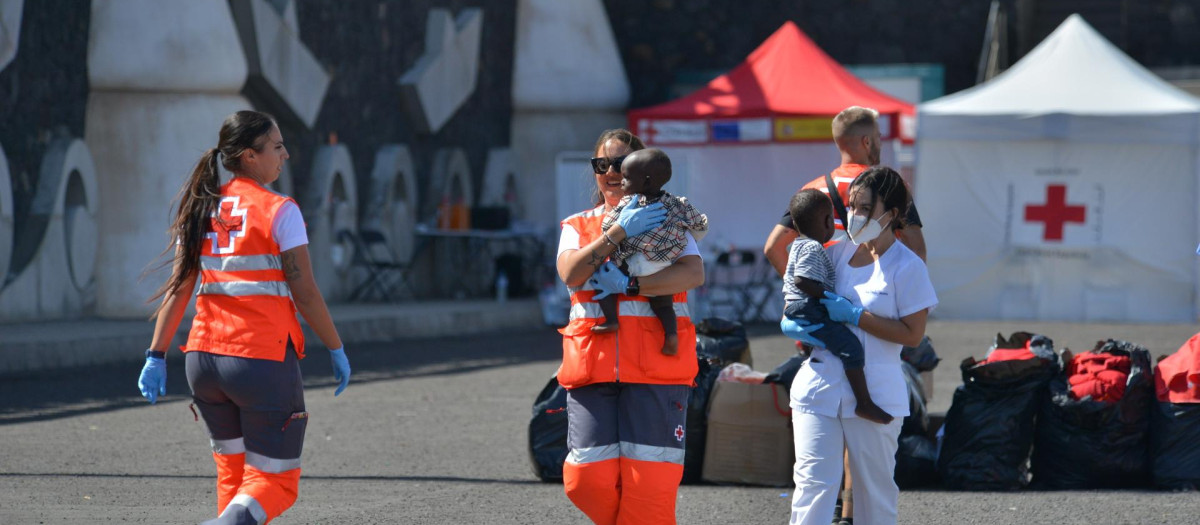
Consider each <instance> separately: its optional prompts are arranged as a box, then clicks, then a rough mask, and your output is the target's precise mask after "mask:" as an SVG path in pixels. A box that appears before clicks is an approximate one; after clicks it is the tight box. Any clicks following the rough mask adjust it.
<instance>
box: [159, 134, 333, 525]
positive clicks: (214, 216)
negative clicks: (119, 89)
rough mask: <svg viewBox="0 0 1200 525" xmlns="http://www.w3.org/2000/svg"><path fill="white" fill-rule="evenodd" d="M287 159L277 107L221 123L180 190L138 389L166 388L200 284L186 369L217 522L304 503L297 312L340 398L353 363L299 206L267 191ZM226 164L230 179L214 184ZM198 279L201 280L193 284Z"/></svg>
mask: <svg viewBox="0 0 1200 525" xmlns="http://www.w3.org/2000/svg"><path fill="white" fill-rule="evenodd" d="M287 158H288V154H287V149H286V148H284V146H283V137H282V135H280V133H279V128H278V126H276V125H275V121H274V119H273V118H271V117H270V116H269V115H266V114H263V113H259V112H255V111H239V112H237V113H235V114H233V115H231V116H230V117H229V118H227V119H226V120H225V122H224V123H223V124H222V126H221V133H220V141H219V143H218V145H217V147H216V148H213V149H210V150H208V152H206V153H205V156H204V157H203V158H202V159H201V160H200V162H199V163H198V164H197V166H196V168H195V169H194V170H193V172H192V175H191V177H190V178H189V179H188V181H187V182H186V183H185V185H184V187H183V189H182V190H181V192H180V202H179V210H178V212H177V215H176V218H175V221H174V223H173V224H172V227H171V233H172V234H173V237H174V238H175V239H176V244H175V246H174V252H175V257H174V258H173V263H174V264H173V269H172V275H171V278H170V279H169V280H168V281H167V283H166V284H164V285H163V287H162V288H161V289H160V290H159V295H160V296H162V297H163V302H162V304H161V306H159V309H158V312H157V323H156V324H155V328H154V339H153V341H152V343H151V346H150V349H148V350H146V363H145V366H144V367H143V369H142V373H141V375H140V376H139V378H138V387H139V389H140V390H141V392H142V395H143V396H145V397H146V398H147V399H148V400H149V401H150V402H151V403H154V402H155V401H156V400H157V397H158V395H161V394H166V361H165V358H166V351H167V349H168V348H167V347H168V345H169V344H170V343H171V339H172V337H173V336H174V334H175V332H176V329H177V328H178V326H179V323H180V321H181V320H182V318H183V314H184V310H185V309H186V307H187V304H188V302H189V301H190V300H191V296H192V290H193V289H196V290H197V291H196V294H197V296H196V316H195V318H194V319H193V321H192V328H191V331H190V332H189V333H188V341H187V346H186V347H184V348H183V351H184V352H185V353H186V358H185V359H186V370H187V379H188V386H190V387H191V390H192V400H193V401H194V403H195V405H196V407H197V408H198V409H199V411H200V415H201V416H202V417H203V418H204V422H205V424H206V425H207V426H208V432H209V436H210V437H211V441H212V450H213V460H214V461H215V462H216V464H217V514H218V517H217V518H216V519H215V520H211V521H208V522H205V523H214V524H237V525H244V524H262V523H267V522H268V521H270V520H272V519H274V518H276V517H278V516H279V515H280V514H282V513H283V511H285V510H287V509H288V508H289V507H291V506H292V504H293V503H294V502H295V501H296V496H297V492H298V489H299V482H300V452H301V448H302V447H303V445H304V431H305V428H306V427H307V423H308V412H306V411H305V409H304V382H303V380H302V378H301V377H300V365H299V360H300V359H302V358H303V357H304V333H303V332H302V331H301V329H300V323H299V321H297V319H296V311H297V309H299V311H300V313H301V314H302V315H304V318H305V319H306V320H307V321H308V323H309V325H310V326H311V327H312V328H313V330H314V331H315V332H316V333H317V336H318V337H320V339H321V341H322V342H323V343H324V344H325V346H327V347H328V348H330V359H331V360H332V363H333V369H334V377H335V378H336V379H338V380H339V381H340V385H339V387H338V389H337V390H336V391H335V392H334V395H337V394H340V393H341V392H342V390H344V389H345V388H346V385H347V384H348V383H349V381H350V363H349V362H348V361H347V359H346V354H345V351H344V349H343V348H342V341H341V338H340V337H339V336H338V333H337V328H335V327H334V325H333V321H332V319H331V318H330V316H329V309H328V307H327V306H326V305H325V300H324V298H322V296H321V292H320V290H318V289H317V287H316V282H315V280H314V279H313V275H312V267H311V266H310V263H309V256H308V248H307V244H308V237H307V233H306V231H305V227H304V220H303V219H302V217H301V215H300V208H299V207H297V206H296V202H295V201H294V200H292V199H291V198H290V197H288V196H286V195H281V194H278V193H276V192H274V191H273V190H271V189H270V188H268V187H267V185H268V184H270V183H272V182H274V181H275V180H276V179H278V177H279V173H280V171H281V170H282V168H283V163H284V161H286V160H287ZM218 163H220V164H222V165H224V167H225V168H226V169H228V170H229V171H231V172H233V174H234V178H233V180H231V181H230V182H229V183H227V184H225V185H224V186H218V184H219V173H218V170H217V165H218ZM197 278H199V280H200V286H199V288H198V289H197V288H196V287H195V284H196V279H197Z"/></svg>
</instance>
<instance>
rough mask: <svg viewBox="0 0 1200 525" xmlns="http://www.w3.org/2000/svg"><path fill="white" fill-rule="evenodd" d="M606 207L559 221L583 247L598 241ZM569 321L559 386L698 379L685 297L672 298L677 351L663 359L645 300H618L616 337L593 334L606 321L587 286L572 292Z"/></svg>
mask: <svg viewBox="0 0 1200 525" xmlns="http://www.w3.org/2000/svg"><path fill="white" fill-rule="evenodd" d="M602 220H604V206H603V205H601V206H598V207H597V208H595V209H592V210H588V211H584V212H581V213H577V214H575V215H572V216H570V217H567V218H566V219H564V220H563V221H562V224H563V225H564V226H571V227H572V228H574V229H575V231H577V232H579V245H580V246H587V245H588V243H590V242H592V241H593V240H595V239H596V238H598V237H600V235H601V231H600V222H601V221H602ZM570 291H571V315H570V322H569V323H568V324H567V326H566V327H565V328H562V329H561V330H559V332H561V333H562V334H563V362H562V366H560V367H559V369H558V382H559V383H560V384H562V385H563V387H565V388H575V387H580V386H584V385H589V384H592V383H606V382H612V381H621V382H626V383H650V384H660V385H690V384H692V381H693V380H694V379H695V377H696V372H697V370H698V366H697V364H696V327H695V326H694V325H693V324H692V319H691V317H690V316H689V312H688V304H687V292H680V293H677V294H675V295H674V296H673V298H674V302H675V317H676V319H677V322H676V325H677V326H678V329H679V352H678V353H676V354H675V355H663V353H662V344H663V327H662V323H660V322H659V320H658V318H657V317H655V316H654V312H653V311H651V310H650V302H649V301H648V300H647V299H646V298H645V297H643V296H636V297H629V296H626V295H624V294H620V295H618V296H617V311H618V316H617V319H618V324H619V325H620V327H619V329H618V330H617V332H616V333H606V334H594V333H592V330H591V329H592V327H593V326H596V325H597V324H601V323H603V322H604V313H603V312H601V311H600V303H598V302H596V300H595V299H593V298H592V297H593V296H594V295H595V294H596V292H595V290H594V289H593V288H592V286H591V285H590V284H588V283H587V282H584V284H583V285H582V286H578V287H572V288H570Z"/></svg>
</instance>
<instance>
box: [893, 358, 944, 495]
mask: <svg viewBox="0 0 1200 525" xmlns="http://www.w3.org/2000/svg"><path fill="white" fill-rule="evenodd" d="M934 364H935V365H936V362H935V363H934ZM900 367H901V369H902V370H903V371H904V383H905V384H906V385H907V387H908V415H907V416H904V422H903V423H902V424H901V426H900V446H899V448H897V449H896V472H895V479H896V484H897V485H899V486H900V488H902V489H910V488H917V487H923V486H927V485H932V484H934V483H936V482H937V445H936V444H934V442H933V441H932V440H930V439H929V410H928V408H927V407H926V403H927V400H926V399H925V389H924V381H922V380H921V373H920V372H918V371H917V369H916V368H915V367H913V365H911V364H909V363H907V362H902V363H900Z"/></svg>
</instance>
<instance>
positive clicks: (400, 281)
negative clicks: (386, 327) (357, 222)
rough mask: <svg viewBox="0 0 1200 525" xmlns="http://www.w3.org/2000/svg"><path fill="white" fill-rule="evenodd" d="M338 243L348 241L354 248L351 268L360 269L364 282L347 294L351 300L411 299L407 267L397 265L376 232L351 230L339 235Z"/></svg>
mask: <svg viewBox="0 0 1200 525" xmlns="http://www.w3.org/2000/svg"><path fill="white" fill-rule="evenodd" d="M338 240H339V241H341V242H346V241H349V242H350V243H351V244H352V245H353V246H354V259H353V262H352V265H353V266H355V267H359V268H362V269H363V270H364V271H365V275H366V278H365V279H364V280H363V282H362V283H359V285H358V286H356V287H355V288H354V291H352V292H350V300H352V301H358V300H370V299H371V298H372V297H378V299H379V300H381V301H398V300H400V299H401V298H402V297H403V296H407V297H413V295H414V294H413V290H412V287H411V286H409V283H408V270H409V266H408V264H407V263H406V262H404V261H400V260H399V258H398V257H396V254H395V252H393V251H392V249H391V247H390V246H388V244H387V238H385V237H384V236H383V234H382V233H380V232H378V231H375V230H362V231H359V232H357V233H355V232H352V231H350V230H341V231H339V232H338Z"/></svg>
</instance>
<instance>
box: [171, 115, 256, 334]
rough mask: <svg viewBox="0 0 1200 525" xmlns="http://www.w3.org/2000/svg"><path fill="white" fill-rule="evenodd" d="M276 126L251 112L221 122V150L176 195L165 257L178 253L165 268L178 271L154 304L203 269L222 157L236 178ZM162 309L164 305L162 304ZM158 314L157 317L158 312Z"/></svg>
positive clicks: (206, 157)
mask: <svg viewBox="0 0 1200 525" xmlns="http://www.w3.org/2000/svg"><path fill="white" fill-rule="evenodd" d="M275 126H276V124H275V117H272V116H271V115H268V114H266V113H262V112H258V111H249V110H246V111H239V112H237V113H234V114H232V115H230V116H228V117H226V118H225V122H223V123H221V133H220V135H219V138H218V140H217V147H215V148H209V150H208V151H206V152H204V156H202V157H200V161H199V162H197V163H196V167H195V168H193V169H192V175H191V176H190V177H188V180H187V182H185V183H184V184H183V187H182V188H180V190H179V195H178V196H176V200H177V201H178V202H179V207H178V208H177V209H176V212H175V219H174V220H173V221H172V222H171V227H170V228H169V229H168V230H167V232H168V234H169V237H170V239H171V240H170V243H169V244H168V245H167V248H166V249H165V250H163V253H162V255H161V256H165V255H166V254H167V253H168V252H171V251H172V250H174V253H175V255H174V256H172V257H171V258H169V259H167V260H166V261H164V262H163V264H162V266H165V265H166V264H168V263H174V264H173V267H174V268H175V270H174V271H173V272H172V273H171V278H170V279H167V282H166V283H164V284H163V285H162V287H161V288H159V289H158V292H156V293H155V294H154V297H151V298H150V301H154V300H156V299H158V298H160V297H163V296H165V295H168V294H173V293H175V292H176V291H178V290H179V287H181V286H183V283H184V282H186V281H187V280H188V279H190V278H191V277H192V276H193V275H195V274H196V272H197V271H198V270H199V268H200V250H201V247H202V246H203V244H202V243H203V242H204V237H205V236H206V235H207V234H208V230H209V221H210V220H211V219H212V215H213V212H215V211H216V210H217V203H219V202H220V200H221V174H220V171H219V170H218V168H217V162H218V154H219V159H220V163H221V165H222V166H224V167H225V169H226V170H229V171H230V172H232V173H234V174H235V175H236V174H238V173H239V172H240V171H241V170H242V154H243V153H245V152H246V150H248V149H252V150H254V151H262V149H263V145H264V144H265V141H263V140H262V138H263V137H265V136H267V134H269V133H270V132H271V129H272V128H274V127H275ZM218 220H219V219H218ZM176 243H178V245H176ZM161 256H160V257H161ZM160 267H161V266H160ZM161 308H162V305H159V309H161ZM154 313H155V315H157V314H158V309H156V310H155V312H154Z"/></svg>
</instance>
